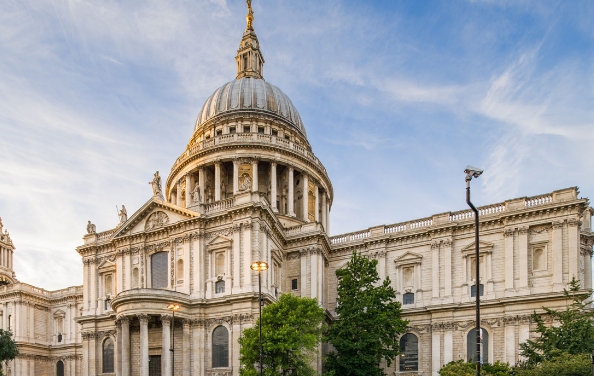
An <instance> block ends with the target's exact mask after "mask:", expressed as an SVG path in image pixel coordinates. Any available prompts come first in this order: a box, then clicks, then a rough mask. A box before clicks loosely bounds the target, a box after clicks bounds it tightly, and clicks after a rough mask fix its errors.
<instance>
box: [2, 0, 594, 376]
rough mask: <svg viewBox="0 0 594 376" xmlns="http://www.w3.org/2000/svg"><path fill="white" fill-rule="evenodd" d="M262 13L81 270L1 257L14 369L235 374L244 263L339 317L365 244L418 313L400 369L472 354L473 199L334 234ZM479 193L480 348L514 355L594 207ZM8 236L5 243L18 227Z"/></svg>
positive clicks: (587, 267)
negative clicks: (53, 277) (20, 272)
mask: <svg viewBox="0 0 594 376" xmlns="http://www.w3.org/2000/svg"><path fill="white" fill-rule="evenodd" d="M248 3H249V2H248ZM252 22H253V14H252V12H251V8H250V13H249V14H248V26H247V28H246V31H245V33H244V35H243V37H242V39H241V42H240V46H239V49H238V52H237V56H236V64H237V78H236V79H235V80H233V81H231V82H229V83H227V84H225V85H223V86H222V87H221V88H219V89H217V90H216V91H215V92H214V93H213V95H212V96H211V97H209V98H208V99H207V101H206V103H205V105H204V107H203V108H202V110H201V111H200V114H199V115H198V119H197V121H196V124H195V127H194V132H193V134H192V136H191V138H190V141H189V143H188V145H187V147H186V150H184V152H183V153H182V154H181V155H180V156H179V158H178V159H177V160H176V161H175V163H174V164H173V167H172V169H171V172H170V174H169V176H168V177H167V179H166V181H165V184H162V182H161V177H160V176H159V174H158V172H157V173H155V175H154V178H153V180H152V181H151V182H150V184H151V186H152V190H153V192H152V193H153V195H152V197H150V198H149V199H148V201H147V202H146V203H145V204H144V205H143V206H142V207H140V208H138V209H137V210H136V211H135V212H134V213H133V214H132V215H131V216H129V217H128V215H127V212H126V211H125V209H122V212H120V222H119V224H118V225H117V226H116V227H115V228H113V229H110V230H107V231H102V232H97V231H96V228H95V226H94V225H93V224H91V223H90V222H89V224H88V225H87V234H86V235H85V236H84V243H83V244H82V245H81V246H79V247H78V248H77V252H78V253H79V255H80V256H81V259H82V263H83V269H82V272H83V285H82V286H77V287H71V288H68V289H64V290H59V291H53V292H50V291H45V290H43V289H39V288H36V287H33V286H29V285H26V284H23V283H20V282H18V281H17V280H16V278H15V276H14V273H13V272H12V264H11V263H10V262H9V263H6V264H5V263H2V264H1V265H0V272H2V276H3V278H5V279H6V280H7V281H8V285H7V286H3V287H0V309H1V310H2V316H1V317H2V320H1V322H2V325H3V328H10V329H11V330H13V331H14V333H15V338H16V340H17V342H18V343H19V344H20V346H21V355H20V356H19V358H17V359H16V360H15V361H13V362H11V363H10V364H9V365H8V367H7V368H8V370H7V371H8V374H9V375H61V374H64V375H83V376H94V375H118V376H119V375H122V376H149V375H150V376H156V375H166V374H170V372H171V371H170V370H171V368H174V369H175V375H183V376H215V375H216V376H231V375H234V376H235V375H238V374H239V346H238V339H239V337H240V335H241V332H242V331H243V330H244V329H245V328H249V327H251V326H253V325H254V322H255V319H256V318H257V315H258V308H259V307H258V304H259V302H258V275H257V274H256V273H255V272H253V271H252V270H251V269H250V265H251V263H252V262H255V261H265V262H266V263H267V264H268V265H269V269H268V270H267V271H266V272H262V275H261V277H262V292H263V295H264V302H265V303H266V304H267V303H270V302H273V301H275V300H276V299H277V298H278V297H279V296H280V294H283V293H293V294H296V295H299V296H306V297H313V298H317V299H318V301H319V302H320V305H321V306H323V307H325V308H326V309H327V311H328V317H329V320H332V319H335V318H336V316H335V312H334V309H335V307H336V298H337V297H336V288H337V280H336V276H335V271H336V270H337V269H339V268H341V267H343V266H344V265H345V264H346V262H347V261H348V260H349V258H350V256H351V254H352V252H353V251H355V250H357V251H360V252H362V253H363V254H365V255H367V256H368V257H370V258H375V259H377V260H378V268H379V273H380V276H381V277H382V278H385V277H390V280H391V281H392V283H393V286H394V288H395V290H396V291H397V296H398V299H399V300H400V301H401V302H402V303H403V306H402V307H403V312H404V317H405V318H407V319H408V320H410V331H409V333H410V334H411V335H410V336H408V337H406V338H408V339H407V341H408V342H406V349H407V353H406V355H407V356H408V358H404V357H400V358H399V359H398V360H397V361H396V363H395V364H393V365H392V366H391V367H390V369H389V374H395V375H405V374H407V375H410V374H419V375H420V374H422V375H430V374H431V375H437V370H438V369H439V368H440V367H441V366H442V365H443V364H445V363H447V362H449V361H451V360H455V359H466V358H467V356H468V352H467V350H468V341H467V338H468V333H469V332H470V331H471V330H472V329H473V328H474V298H473V297H472V296H471V295H472V293H473V289H474V284H475V281H474V279H473V275H474V272H473V270H474V269H473V268H474V266H473V265H474V263H473V260H474V249H475V245H474V217H473V216H472V212H471V211H469V210H466V211H461V212H454V213H441V214H437V215H434V216H432V217H428V218H423V219H418V220H414V221H409V222H405V223H397V224H393V225H384V226H377V227H372V228H369V229H366V230H362V231H358V232H354V233H350V234H343V235H337V236H332V237H330V236H329V233H330V208H331V206H332V202H333V188H332V184H331V182H330V179H329V177H328V174H327V173H326V170H325V168H324V166H323V165H322V163H321V162H320V161H319V160H318V158H316V156H315V155H314V153H313V151H312V149H311V146H310V144H309V142H308V140H307V136H306V132H305V127H304V126H303V123H302V121H301V118H300V117H299V113H298V112H297V110H296V108H295V107H294V106H293V104H292V103H291V101H290V99H289V98H288V97H287V96H286V95H285V94H284V93H282V91H280V89H278V88H277V87H275V86H273V85H271V84H270V83H268V82H266V81H264V80H263V65H264V58H263V56H262V54H261V52H260V48H259V42H258V39H257V37H256V34H255V32H254V30H253V25H252ZM163 185H164V187H163ZM163 188H164V189H163ZM479 210H480V228H479V230H480V243H479V248H480V258H481V259H480V262H481V264H480V265H481V266H480V268H481V269H480V271H481V276H482V277H481V280H480V281H479V284H480V287H479V293H481V292H482V296H483V298H482V302H483V304H482V318H483V319H482V322H481V324H482V327H483V329H484V333H485V334H484V338H485V347H484V349H485V355H484V356H485V358H486V360H488V361H494V360H502V361H507V362H510V363H512V364H513V363H515V362H517V361H518V360H519V358H518V344H519V343H520V342H522V341H524V340H526V339H527V338H529V337H530V336H531V332H530V331H531V330H532V329H534V327H533V324H532V323H531V321H530V314H531V313H532V312H533V311H534V310H536V311H540V312H542V310H541V307H542V306H547V307H551V308H557V307H564V305H565V301H564V299H563V294H562V291H563V288H564V287H566V286H567V283H568V282H569V281H570V280H571V278H573V277H575V278H577V279H579V280H580V281H581V282H582V286H584V288H591V287H592V277H591V276H592V245H593V243H594V234H593V233H592V229H591V215H592V208H590V207H589V202H588V200H587V199H582V198H578V191H577V188H569V189H562V190H558V191H554V192H552V193H550V194H545V195H542V196H537V197H524V198H519V199H513V200H508V201H505V202H502V203H498V204H494V205H489V206H486V207H481V208H479ZM0 228H1V227H0ZM6 238H7V239H9V238H8V235H7V234H6ZM0 244H1V245H2V247H3V248H2V252H3V253H2V255H3V256H2V258H1V259H2V260H10V259H11V257H12V253H13V251H14V246H13V245H12V242H11V241H8V242H7V241H5V237H3V238H2V243H0ZM6 255H8V256H10V257H8V258H6V257H7V256H6ZM475 292H476V291H475ZM58 338H59V340H58ZM403 338H404V337H403ZM403 344H404V343H403ZM321 348H322V349H325V348H326V346H321ZM171 350H174V351H171ZM323 352H324V351H320V353H319V354H318V357H317V360H316V361H315V363H316V367H317V368H318V370H321V369H322V358H323ZM415 360H416V362H415ZM58 361H61V362H62V364H63V365H65V369H64V372H63V373H60V370H59V368H58V367H59V365H58ZM416 368H418V369H416Z"/></svg>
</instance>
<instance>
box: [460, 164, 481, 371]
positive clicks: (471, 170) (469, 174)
mask: <svg viewBox="0 0 594 376" xmlns="http://www.w3.org/2000/svg"><path fill="white" fill-rule="evenodd" d="M464 173H466V203H467V204H468V206H470V208H471V209H472V211H473V212H474V262H475V269H476V275H475V278H476V279H475V281H474V286H475V288H474V296H475V297H476V329H475V331H476V333H475V334H476V376H480V374H481V362H482V358H481V340H482V336H481V300H480V296H481V293H480V285H479V278H480V261H479V211H478V210H477V208H476V207H475V206H474V205H473V204H472V202H471V201H470V181H471V180H472V178H478V177H479V176H481V174H482V173H483V170H481V169H480V168H476V167H472V166H466V170H464Z"/></svg>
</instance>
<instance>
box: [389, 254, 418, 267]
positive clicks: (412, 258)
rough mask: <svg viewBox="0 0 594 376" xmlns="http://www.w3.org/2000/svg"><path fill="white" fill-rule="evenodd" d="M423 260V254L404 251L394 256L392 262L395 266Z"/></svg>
mask: <svg viewBox="0 0 594 376" xmlns="http://www.w3.org/2000/svg"><path fill="white" fill-rule="evenodd" d="M422 260H423V256H421V255H420V254H418V253H414V252H406V253H405V254H403V255H402V256H400V257H398V258H396V259H395V260H394V263H395V264H396V266H404V265H413V264H420V263H421V261H422Z"/></svg>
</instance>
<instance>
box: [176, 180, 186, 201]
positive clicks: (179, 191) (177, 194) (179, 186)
mask: <svg viewBox="0 0 594 376" xmlns="http://www.w3.org/2000/svg"><path fill="white" fill-rule="evenodd" d="M175 186H176V189H175V205H177V206H182V205H183V204H182V202H181V179H180V180H178V181H177V184H175ZM184 206H185V205H184Z"/></svg>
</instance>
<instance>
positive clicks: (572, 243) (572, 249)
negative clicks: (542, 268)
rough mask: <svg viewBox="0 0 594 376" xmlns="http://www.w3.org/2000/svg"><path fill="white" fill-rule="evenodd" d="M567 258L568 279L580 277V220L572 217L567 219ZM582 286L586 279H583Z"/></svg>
mask: <svg viewBox="0 0 594 376" xmlns="http://www.w3.org/2000/svg"><path fill="white" fill-rule="evenodd" d="M567 238H568V239H567V248H568V249H567V258H568V259H569V260H568V264H569V270H568V276H567V278H568V280H569V281H571V279H572V278H575V279H576V280H579V279H580V275H579V270H578V264H579V263H578V257H580V227H579V222H578V221H577V220H576V219H574V218H572V219H570V220H568V221H567ZM581 283H582V286H583V285H584V281H581Z"/></svg>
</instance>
